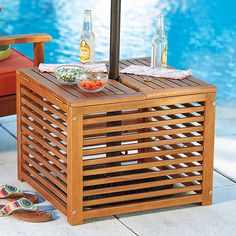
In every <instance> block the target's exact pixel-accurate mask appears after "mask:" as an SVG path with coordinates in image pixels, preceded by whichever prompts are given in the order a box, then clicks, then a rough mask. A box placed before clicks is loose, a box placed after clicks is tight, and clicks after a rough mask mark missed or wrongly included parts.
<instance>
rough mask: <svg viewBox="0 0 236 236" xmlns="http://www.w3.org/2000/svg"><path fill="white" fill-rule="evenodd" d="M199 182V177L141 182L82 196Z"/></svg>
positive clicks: (85, 192)
mask: <svg viewBox="0 0 236 236" xmlns="http://www.w3.org/2000/svg"><path fill="white" fill-rule="evenodd" d="M199 180H202V176H201V175H198V176H192V177H181V178H174V179H167V180H157V181H151V182H143V183H135V184H130V185H123V186H116V187H105V188H98V189H93V190H85V191H84V196H93V195H99V194H107V193H117V192H124V191H130V190H136V189H146V188H153V187H160V186H166V185H172V184H177V183H186V182H193V181H199Z"/></svg>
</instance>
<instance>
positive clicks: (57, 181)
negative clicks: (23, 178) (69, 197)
mask: <svg viewBox="0 0 236 236" xmlns="http://www.w3.org/2000/svg"><path fill="white" fill-rule="evenodd" d="M22 158H23V159H24V160H25V161H27V162H28V163H29V164H30V165H32V166H33V167H34V168H35V170H37V171H38V172H39V173H41V174H43V175H44V176H45V177H46V178H47V179H48V180H49V181H48V182H51V183H52V184H53V185H56V186H57V187H58V188H60V189H61V190H62V191H63V192H64V193H66V184H65V183H64V182H62V181H60V179H59V178H58V179H57V178H56V177H55V176H53V175H52V174H51V173H50V172H49V171H48V170H47V168H45V167H44V166H43V165H40V163H39V162H38V161H37V159H35V158H30V157H29V156H27V155H25V154H23V155H22Z"/></svg>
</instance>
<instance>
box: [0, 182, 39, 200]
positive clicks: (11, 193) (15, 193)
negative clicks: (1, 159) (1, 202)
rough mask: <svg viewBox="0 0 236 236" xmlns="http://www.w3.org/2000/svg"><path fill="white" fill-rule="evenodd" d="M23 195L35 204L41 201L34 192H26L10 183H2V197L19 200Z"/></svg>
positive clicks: (0, 188) (0, 196) (0, 189)
mask: <svg viewBox="0 0 236 236" xmlns="http://www.w3.org/2000/svg"><path fill="white" fill-rule="evenodd" d="M22 197H24V198H27V199H29V200H30V201H31V202H32V203H34V204H36V203H38V202H39V200H38V197H37V196H35V195H34V194H32V193H24V192H22V191H21V190H20V189H18V188H17V187H15V186H11V185H8V184H1V185H0V199H6V200H8V201H17V200H19V199H20V198H22Z"/></svg>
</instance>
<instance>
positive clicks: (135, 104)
mask: <svg viewBox="0 0 236 236" xmlns="http://www.w3.org/2000/svg"><path fill="white" fill-rule="evenodd" d="M205 100H206V95H205V94H197V95H188V96H178V97H170V98H162V99H155V100H152V103H151V105H152V107H156V106H165V105H173V104H182V103H190V102H203V101H205ZM149 107H150V103H148V102H147V101H146V100H140V101H130V102H127V103H122V106H121V104H119V103H114V104H112V106H111V105H99V106H91V107H90V106H87V107H84V108H83V112H84V114H91V109H92V110H93V113H99V112H111V111H119V110H128V109H143V108H149Z"/></svg>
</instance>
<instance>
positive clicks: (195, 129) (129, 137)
mask: <svg viewBox="0 0 236 236" xmlns="http://www.w3.org/2000/svg"><path fill="white" fill-rule="evenodd" d="M203 130H204V127H203V126H195V127H190V128H175V129H168V130H162V131H160V130H158V131H150V130H148V132H142V133H135V134H124V135H118V136H112V137H99V138H90V139H84V146H88V145H96V144H103V143H109V142H117V141H131V140H138V139H143V138H150V137H159V136H163V135H171V134H184V133H189V132H202V131H203Z"/></svg>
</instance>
